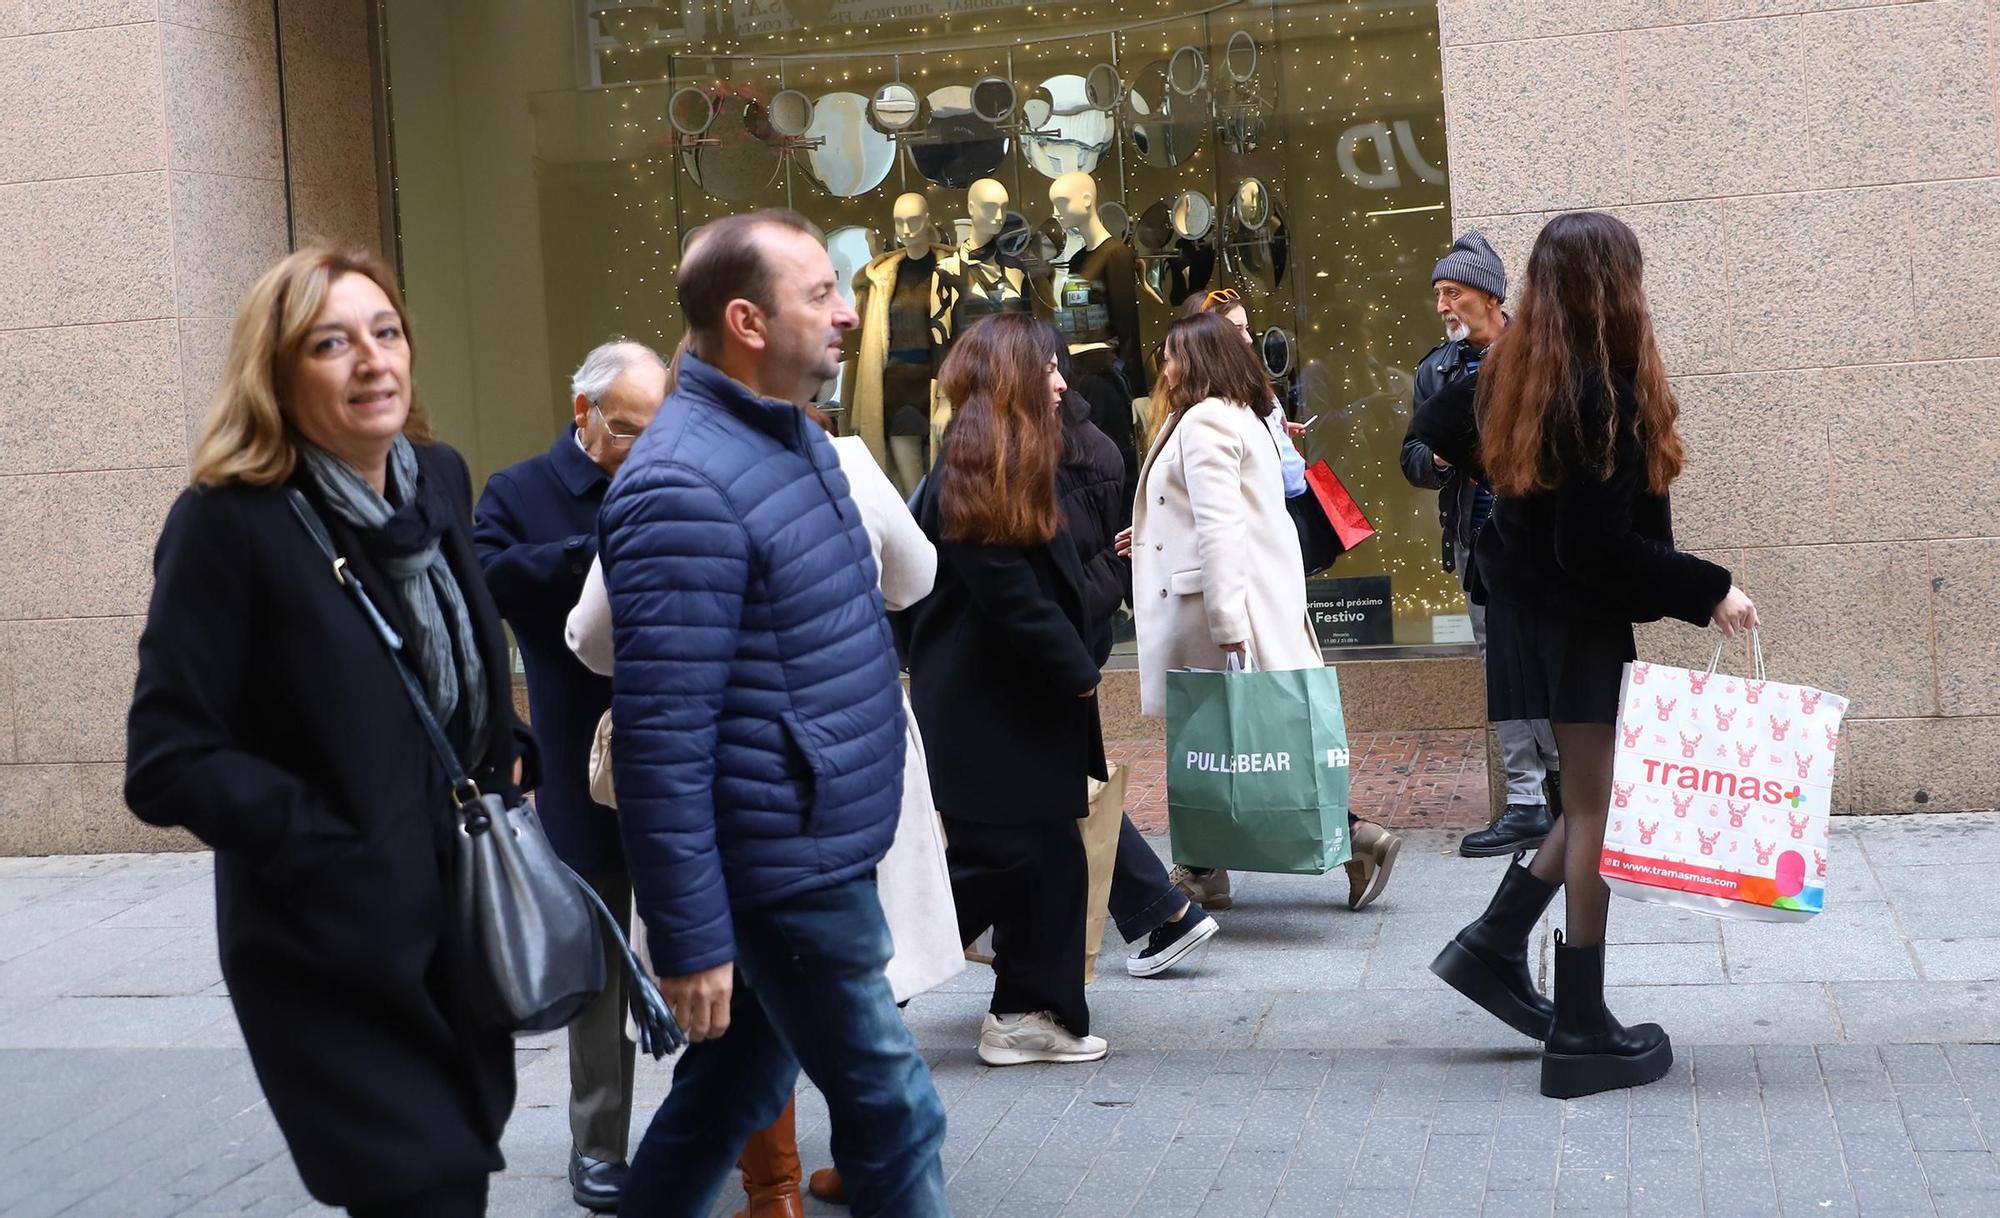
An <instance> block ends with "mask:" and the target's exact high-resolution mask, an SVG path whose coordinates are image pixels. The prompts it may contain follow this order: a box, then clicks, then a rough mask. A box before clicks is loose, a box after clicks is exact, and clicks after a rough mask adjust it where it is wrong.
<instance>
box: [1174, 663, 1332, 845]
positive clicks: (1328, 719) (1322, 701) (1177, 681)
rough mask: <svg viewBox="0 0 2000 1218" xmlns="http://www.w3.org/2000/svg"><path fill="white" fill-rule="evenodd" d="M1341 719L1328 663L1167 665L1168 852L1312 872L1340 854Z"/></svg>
mask: <svg viewBox="0 0 2000 1218" xmlns="http://www.w3.org/2000/svg"><path fill="white" fill-rule="evenodd" d="M1347 762H1348V756H1347V725H1346V720H1345V718H1344V717H1343V716H1342V713H1341V707H1340V678H1339V676H1338V674H1337V673H1335V671H1334V670H1333V669H1331V668H1325V667H1320V668H1298V669H1288V670H1281V671H1275V672H1227V673H1221V672H1188V671H1180V672H1170V673H1168V674H1167V816H1168V824H1169V827H1170V829H1171V832H1172V839H1173V852H1174V861H1175V862H1177V863H1182V864H1185V865H1187V866H1191V867H1229V868H1234V869H1236V870H1239V871H1275V872H1287V873H1290V874H1294V875H1322V874H1324V873H1326V872H1328V871H1331V870H1333V869H1334V868H1335V867H1338V866H1340V865H1341V864H1342V863H1344V862H1346V861H1347V860H1348V858H1349V857H1350V850H1351V843H1350V842H1349V841H1348V833H1347V794H1348V792H1347V779H1348V773H1347Z"/></svg>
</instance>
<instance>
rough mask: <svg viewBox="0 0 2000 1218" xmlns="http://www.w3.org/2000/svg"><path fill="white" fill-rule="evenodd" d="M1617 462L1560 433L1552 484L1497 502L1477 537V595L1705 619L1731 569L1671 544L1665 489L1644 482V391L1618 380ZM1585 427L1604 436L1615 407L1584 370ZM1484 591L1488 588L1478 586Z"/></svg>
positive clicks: (1557, 608)
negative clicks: (1608, 467) (1607, 468)
mask: <svg viewBox="0 0 2000 1218" xmlns="http://www.w3.org/2000/svg"><path fill="white" fill-rule="evenodd" d="M1613 388H1614V390H1615V393H1616V406H1617V418H1618V424H1617V426H1618V432H1617V446H1616V460H1615V463H1614V466H1615V467H1614V469H1613V470H1612V472H1611V474H1610V476H1609V477H1606V476H1605V474H1604V472H1603V469H1602V461H1601V459H1600V458H1599V457H1598V456H1597V455H1596V454H1595V453H1592V452H1586V451H1585V449H1586V448H1588V447H1591V446H1589V445H1579V444H1578V443H1577V442H1576V441H1575V440H1574V439H1573V438H1567V437H1565V438H1563V439H1560V440H1558V441H1557V447H1558V458H1559V465H1558V468H1559V470H1560V472H1559V473H1558V475H1557V485H1556V487H1555V489H1553V490H1549V491H1543V492H1540V493H1538V494H1533V495H1524V496H1520V497H1510V496H1505V495H1502V496H1500V497H1499V498H1498V499H1496V500H1495V501H1494V505H1493V517H1492V519H1491V520H1490V521H1489V522H1488V524H1487V526H1486V528H1485V530H1484V531H1483V532H1482V533H1481V534H1480V537H1479V551H1478V553H1479V562H1478V567H1477V573H1478V579H1477V581H1476V586H1475V588H1474V599H1476V600H1481V601H1482V602H1483V603H1484V602H1492V601H1499V602H1501V603H1503V604H1509V605H1516V606H1520V607H1522V608H1527V609H1534V610H1540V611H1543V612H1551V613H1562V614H1572V615H1578V616H1587V617H1607V618H1612V619H1615V620H1621V621H1631V622H1651V621H1658V620H1659V619H1661V618H1665V617H1673V618H1679V619H1681V620H1682V621H1685V622H1690V623H1692V624H1694V625H1696V626H1706V625H1707V624H1708V623H1709V619H1710V618H1711V616H1712V615H1713V614H1714V612H1715V606H1716V605H1717V604H1719V603H1720V602H1721V600H1722V598H1723V597H1724V596H1725V595H1727V594H1728V592H1729V586H1730V582H1731V581H1730V575H1729V572H1728V570H1726V569H1725V568H1723V567H1719V566H1717V565H1716V564H1714V563H1712V562H1709V561H1708V560H1706V559H1702V558H1697V557H1695V556H1694V555H1692V554H1684V553H1682V552H1681V551H1679V550H1676V549H1675V548H1674V527H1673V513H1672V509H1671V508H1670V507H1669V505H1668V501H1667V497H1666V496H1665V495H1656V494H1654V493H1653V492H1651V491H1649V490H1647V489H1646V460H1645V453H1644V451H1643V449H1642V448H1641V447H1640V444H1639V438H1638V435H1637V433H1636V431H1635V430H1634V424H1635V420H1636V418H1637V412H1638V399H1637V396H1636V394H1635V393H1634V391H1633V388H1632V385H1631V383H1630V382H1629V381H1628V380H1626V379H1625V378H1624V377H1622V376H1618V377H1615V378H1614V381H1613ZM1581 404H1582V419H1583V432H1584V434H1585V435H1586V436H1593V435H1602V434H1603V428H1604V425H1605V413H1606V411H1607V409H1609V405H1608V403H1607V402H1606V400H1605V394H1604V391H1603V387H1602V385H1601V383H1600V382H1598V381H1597V380H1596V379H1595V378H1592V377H1586V378H1585V382H1584V387H1583V391H1582V403H1581ZM1482 592H1483V596H1481V595H1480V594H1481V593H1482Z"/></svg>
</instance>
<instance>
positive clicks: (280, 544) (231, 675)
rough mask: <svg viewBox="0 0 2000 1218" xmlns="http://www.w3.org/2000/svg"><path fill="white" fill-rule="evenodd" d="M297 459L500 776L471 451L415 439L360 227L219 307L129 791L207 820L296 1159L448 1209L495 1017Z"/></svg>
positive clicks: (335, 1181)
mask: <svg viewBox="0 0 2000 1218" xmlns="http://www.w3.org/2000/svg"><path fill="white" fill-rule="evenodd" d="M294 488H295V489H297V490H299V491H301V492H303V493H304V495H305V496H306V498H307V499H308V500H310V501H311V502H312V504H313V506H314V508H315V509H316V510H317V512H318V513H319V516H320V517H321V519H323V520H324V521H325V522H326V525H327V528H328V530H329V531H330V532H331V534H332V536H333V540H334V544H335V546H336V548H338V549H339V551H340V552H341V553H342V555H344V556H345V557H346V559H347V561H348V567H349V569H350V570H351V571H353V572H354V573H355V574H356V575H357V576H358V577H359V578H360V579H361V581H362V583H363V586H364V587H366V588H367V589H368V590H369V591H370V593H371V595H372V596H373V598H374V600H375V601H376V603H377V605H378V606H379V607H380V609H381V611H382V613H383V614H384V616H385V617H387V618H388V619H389V622H390V625H391V626H392V627H394V629H395V630H396V632H397V633H398V634H399V635H401V636H402V638H403V640H404V641H405V654H407V655H409V656H410V657H411V670H412V671H413V673H414V674H415V675H416V676H417V677H418V678H419V680H420V682H421V684H422V686H423V688H424V691H425V693H426V694H427V696H428V698H429V701H430V704H431V709H432V710H433V711H434V712H435V714H436V717H437V719H438V721H439V722H440V723H441V724H443V725H444V727H445V730H446V734H447V735H448V736H450V737H451V738H452V742H453V743H454V744H455V745H456V746H457V747H458V750H459V753H460V756H461V757H462V758H463V760H464V762H465V766H466V769H467V771H468V773H469V774H470V776H471V777H472V779H473V780H474V781H475V782H477V783H478V784H479V786H480V788H481V789H482V790H485V791H495V792H503V793H505V794H506V795H507V796H508V797H509V798H510V799H511V798H513V796H514V794H515V787H516V784H517V783H518V782H519V781H520V778H521V762H520V760H519V758H520V748H521V742H523V741H525V739H526V737H525V733H523V732H522V731H521V729H520V726H519V724H518V722H517V720H516V719H515V717H514V713H513V709H512V708H513V702H512V693H511V688H510V686H511V681H510V670H509V667H508V664H507V649H506V642H505V638H504V636H503V634H502V632H501V626H500V619H499V616H498V614H497V613H496V612H495V611H494V608H493V604H492V601H491V600H490V599H489V597H488V594H487V592H486V584H485V581H484V580H483V579H482V578H481V575H480V566H479V559H478V556H477V555H476V554H475V553H474V552H473V548H472V541H471V508H472V486H471V479H470V478H469V476H468V474H467V471H466V467H465V462H464V461H463V460H462V459H461V458H460V457H459V455H458V454H457V453H455V452H453V451H452V450H451V449H449V448H446V447H444V446H442V445H439V444H433V443H431V442H430V439H429V435H428V431H427V429H426V426H425V423H424V418H423V415H422V413H421V412H419V411H418V410H417V409H416V407H415V404H414V402H413V400H412V395H411V388H410V337H409V326H408V321H407V319H406V318H405V316H404V313H403V307H402V303H401V301H400V299H399V298H398V296H397V292H396V287H395V281H394V280H393V278H391V276H390V273H389V270H388V268H387V267H385V266H384V265H383V264H382V263H381V261H380V260H379V259H376V258H374V257H372V256H369V255H342V254H335V253H332V252H329V251H326V250H302V251H300V252H298V253H295V254H293V255H291V256H290V257H288V258H286V259H285V260H284V261H283V262H280V263H279V264H278V265H277V266H276V267H274V268H273V269H272V270H270V271H269V272H267V273H266V274H265V275H264V276H263V278H261V279H259V280H258V281H257V283H256V285H255V286H254V287H252V288H251V289H250V293H249V295H248V296H246V297H245V298H244V301H243V304H242V307H241V308H240V309H239V311H238V313H237V318H236V325H235V331H234V333H233V335H232V337H231V342H230V352H229V362H228V366H227V369H226V372H225V376H224V382H223V387H222V390H221V392H220V394H219V395H218V397H217V400H216V404H215V407H214V409H213V411H212V412H211V414H210V416H209V419H208V422H207V424H206V426H205V428H204V430H203V434H202V438H201V441H200V445H199V447H198V449H197V451H196V454H195V462H194V485H193V486H191V487H190V488H189V489H188V490H187V491H185V492H183V493H182V495H181V497H180V499H179V501H178V502H176V503H175V504H174V507H173V511H172V512H171V513H170V514H169V515H168V518H167V523H166V527H165V529H164V530H163V532H162V533H161V536H160V542H159V547H158V550H157V551H156V553H155V556H154V587H153V599H152V606H151V609H150V610H149V612H148V615H147V620H146V629H145V633H144V634H143V635H142V636H141V638H140V641H139V678H138V686H137V690H136V692H135V693H134V696H133V700H132V709H131V715H130V720H129V725H128V732H129V735H128V750H127V763H126V776H125V798H126V801H127V802H128V803H129V804H130V805H131V807H132V810H133V811H134V812H135V813H137V814H138V816H139V817H140V818H141V819H143V820H145V821H147V822H149V823H151V824H155V825H179V826H183V827H185V828H187V829H188V830H190V831H192V832H193V833H194V834H195V836H197V837H199V838H200V839H201V840H202V841H203V842H206V843H207V844H208V845H209V846H211V847H213V848H214V850H215V896H216V929H217V933H218V936H219V938H220V949H221V960H222V974H223V978H224V980H225V981H227V983H228V985H229V995H230V1000H231V1002H232V1003H233V1005H234V1006H235V1009H236V1015H237V1019H238V1021H239V1022H240V1023H241V1025H242V1028H243V1038H244V1040H245V1042H246V1043H247V1044H248V1046H249V1049H250V1059H251V1062H252V1064H253V1065H255V1067H256V1069H257V1076H258V1079H259V1081H260V1082H261V1083H262V1084H263V1087H264V1093H265V1095H266V1096H267V1097H268V1098H269V1099H270V1101H271V1111H272V1113H273V1115H275V1116H276V1117H277V1120H278V1126H279V1128H280V1129H281V1130H282V1131H283V1132H284V1135H285V1140H286V1142H287V1144H288V1145H289V1146H290V1147H291V1151H292V1158H293V1160H294V1161H295V1162H296V1163H297V1165H298V1169H299V1174H300V1175H301V1176H303V1177H304V1179H305V1184H306V1187H307V1189H308V1190H309V1191H310V1192H311V1193H312V1195H313V1196H314V1197H316V1198H318V1199H319V1200H321V1201H323V1202H326V1203H328V1204H332V1205H343V1206H346V1207H348V1209H349V1211H350V1212H351V1213H353V1214H355V1215H360V1216H362V1218H403V1216H405V1215H411V1216H414V1215H424V1216H426V1218H467V1216H471V1215H478V1214H482V1213H484V1212H485V1208H486V1189H487V1177H488V1176H489V1174H490V1173H492V1172H495V1171H498V1170H500V1168H501V1167H502V1161H501V1157H500V1133H501V1129H502V1128H503V1126H505V1124H506V1121H507V1116H508V1114H509V1112H511V1111H512V1108H513V1102H514V1067H513V1038H512V1037H511V1036H510V1035H509V1033H508V1032H507V1031H505V1030H504V1029H502V1028H499V1027H496V1026H493V1025H492V1024H491V1023H489V1022H487V1021H485V1020H483V1019H482V1018H481V1013H480V1011H478V1010H477V1009H475V1005H474V1003H473V1001H472V1000H471V999H470V998H469V993H470V990H469V987H468V985H467V984H466V978H465V977H464V976H463V975H462V974H461V970H460V966H459V963H458V961H457V960H455V959H454V954H453V953H452V952H451V951H450V950H448V949H447V944H448V943H449V942H450V940H451V935H450V933H449V928H448V918H449V917H450V914H449V911H450V910H452V909H453V908H455V895H454V892H453V882H452V875H451V871H450V866H449V864H450V861H451V858H452V849H451V836H452V834H453V833H454V832H455V831H456V830H455V826H454V823H453V816H452V812H451V805H450V802H449V794H448V792H449V788H448V784H447V782H446V780H445V776H444V771H443V767H442V765H441V764H440V763H439V761H438V760H437V759H436V757H435V756H434V754H433V753H432V751H431V746H430V744H429V742H428V741H427V739H426V737H425V735H424V731H423V729H422V727H421V726H420V724H419V721H418V719H417V716H416V713H415V710H414V709H413V708H412V707H411V706H410V703H409V698H408V694H407V692H406V690H405V688H404V686H403V683H402V679H401V678H400V677H399V676H398V675H397V673H396V670H395V668H394V667H393V666H394V665H395V664H396V663H397V662H398V661H397V660H395V659H394V658H392V657H391V655H390V653H389V652H388V650H387V649H386V648H385V647H384V646H383V644H382V641H381V640H380V638H379V637H378V636H377V634H376V633H375V631H374V629H373V628H372V627H371V625H370V623H369V622H368V621H367V620H366V619H365V618H364V617H363V616H362V613H361V610H360V609H359V607H358V606H357V605H356V604H355V603H354V602H353V601H352V600H350V599H349V597H348V595H347V593H346V592H344V591H343V590H342V588H341V586H340V585H339V583H338V582H337V581H336V579H335V575H334V572H333V571H332V570H331V569H329V566H328V564H327V561H326V559H325V558H324V556H323V555H322V554H321V552H320V550H319V549H318V547H317V546H316V544H315V543H314V541H313V539H312V538H311V537H310V536H309V535H308V534H307V532H306V531H305V528H304V526H303V525H302V524H301V522H300V521H299V520H298V519H297V518H296V516H295V515H294V513H293V510H292V508H291V506H290V504H289V501H288V499H287V492H288V490H290V489H294Z"/></svg>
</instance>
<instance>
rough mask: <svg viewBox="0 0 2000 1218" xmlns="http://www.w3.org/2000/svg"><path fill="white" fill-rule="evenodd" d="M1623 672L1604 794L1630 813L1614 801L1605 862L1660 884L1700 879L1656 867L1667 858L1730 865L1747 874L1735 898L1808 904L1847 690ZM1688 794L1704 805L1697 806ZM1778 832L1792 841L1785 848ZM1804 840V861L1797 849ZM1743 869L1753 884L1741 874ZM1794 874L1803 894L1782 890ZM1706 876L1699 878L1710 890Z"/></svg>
mask: <svg viewBox="0 0 2000 1218" xmlns="http://www.w3.org/2000/svg"><path fill="white" fill-rule="evenodd" d="M1718 676H1720V679H1718ZM1627 684H1628V685H1629V686H1630V687H1631V688H1629V689H1628V690H1626V698H1625V701H1624V705H1623V707H1622V708H1621V714H1620V722H1619V723H1618V749H1617V756H1616V760H1615V772H1614V774H1613V775H1612V778H1613V781H1612V784H1611V801H1610V802H1611V806H1612V807H1613V808H1615V809H1621V810H1627V809H1636V811H1637V813H1638V815H1637V816H1629V815H1626V814H1624V813H1623V812H1621V813H1620V814H1619V815H1618V817H1617V819H1616V821H1615V822H1614V823H1612V824H1611V825H1610V827H1609V828H1610V831H1609V832H1608V833H1607V834H1606V841H1605V860H1606V861H1605V868H1604V869H1605V874H1606V875H1607V876H1612V877H1614V878H1617V879H1621V880H1623V881H1625V882H1627V883H1632V884H1637V885H1640V886H1647V887H1653V888H1655V889H1656V891H1659V892H1661V893H1671V892H1677V891H1678V892H1693V893H1699V892H1702V891H1703V890H1704V889H1703V887H1702V886H1701V885H1693V884H1686V883H1676V882H1673V881H1671V880H1669V879H1668V878H1666V877H1670V876H1673V875H1674V874H1675V868H1677V867H1680V868H1690V869H1698V871H1699V873H1700V874H1703V875H1707V876H1715V875H1717V874H1722V875H1740V876H1742V877H1743V878H1744V880H1745V881H1746V883H1745V887H1744V888H1743V890H1742V895H1741V896H1740V897H1739V899H1744V900H1753V901H1755V900H1762V901H1769V902H1775V903H1777V904H1779V905H1780V906H1782V907H1783V908H1785V909H1788V910H1801V909H1803V910H1806V911H1809V912H1810V911H1814V910H1816V909H1817V908H1818V906H1817V904H1816V903H1815V902H1816V901H1817V900H1818V899H1819V897H1818V894H1820V893H1821V892H1823V890H1824V886H1825V883H1826V867H1827V854H1826V843H1827V838H1826V832H1827V829H1826V819H1827V817H1826V813H1827V806H1828V803H1829V800H1830V792H1829V790H1828V787H1829V785H1830V784H1831V781H1832V771H1833V765H1834V763H1833V755H1834V753H1835V750H1836V749H1837V746H1838V741H1839V730H1840V726H1841V719H1842V717H1843V716H1844V715H1845V713H1846V711H1847V709H1848V707H1847V701H1846V699H1844V698H1842V697H1840V695H1838V694H1828V693H1821V692H1820V691H1818V690H1810V689H1803V688H1800V687H1798V686H1791V685H1784V684H1775V685H1774V684H1770V683H1767V682H1765V681H1761V680H1746V679H1744V678H1743V677H1741V676H1729V675H1726V674H1716V673H1712V672H1705V671H1698V670H1689V669H1682V668H1675V667H1669V666H1667V665H1662V664H1640V663H1634V664H1632V665H1631V667H1630V668H1629V669H1628V679H1627ZM1642 687H1650V688H1642ZM1746 706H1749V707H1751V708H1752V709H1751V711H1750V713H1749V715H1748V717H1747V719H1746V717H1745V716H1744V713H1743V708H1744V707H1746ZM1795 710H1796V714H1795V713H1794V711H1795ZM1799 716H1806V718H1804V719H1803V720H1801V719H1800V718H1799ZM1815 729H1817V730H1815ZM1766 733H1768V735H1767V734H1766ZM1822 742H1824V744H1825V745H1826V750H1827V751H1826V752H1824V753H1822V752H1821V751H1820V749H1819V748H1818V747H1817V746H1818V745H1819V744H1821V743H1822ZM1822 758H1824V759H1825V764H1820V762H1821V759H1822ZM1779 793H1782V798H1780V797H1779ZM1697 803H1698V804H1699V808H1700V810H1701V811H1704V812H1706V815H1704V816H1699V817H1697V816H1696V810H1697ZM1669 807H1671V813H1670V814H1669ZM1682 821H1688V822H1691V823H1687V824H1681V823H1679V822H1682ZM1670 822H1671V823H1670ZM1663 827H1664V828H1667V832H1666V833H1665V834H1662V833H1661V832H1660V830H1661V829H1662V828H1663ZM1787 833H1789V834H1790V838H1789V841H1790V842H1794V843H1798V845H1796V846H1793V847H1791V848H1789V849H1787V848H1785V846H1784V843H1786V842H1787V837H1786V835H1787ZM1642 847H1643V849H1642ZM1813 847H1817V848H1816V849H1812V848H1813ZM1624 851H1631V852H1634V853H1635V855H1636V856H1637V859H1642V860H1643V862H1639V861H1636V860H1635V859H1634V857H1633V856H1628V855H1622V854H1621V852H1624ZM1808 851H1810V853H1811V856H1812V867H1813V870H1811V871H1807V870H1806V869H1805V866H1804V864H1803V862H1802V861H1801V859H1800V855H1801V854H1804V853H1807V852H1808ZM1621 858H1622V859H1623V861H1622V862H1621V861H1620V859H1621ZM1687 874H1688V876H1689V877H1690V878H1691V877H1692V876H1693V875H1694V874H1695V872H1694V871H1690V872H1688V873H1687ZM1753 878H1754V879H1758V880H1761V887H1760V886H1758V885H1755V884H1750V883H1748V881H1749V880H1751V879H1753ZM1801 882H1802V883H1803V885H1804V892H1805V893H1806V894H1807V895H1805V896H1802V897H1800V900H1801V901H1804V902H1805V904H1803V905H1801V904H1798V903H1796V902H1791V901H1787V900H1785V899H1784V898H1789V897H1793V896H1796V895H1798V894H1800V893H1801V891H1802V890H1801V887H1800V885H1801ZM1774 883H1775V893H1774V895H1770V896H1761V897H1760V896H1757V895H1755V894H1757V893H1772V892H1773V891H1774V890H1773V884H1774ZM1712 884H1713V880H1704V881H1702V885H1710V886H1711V887H1709V888H1708V889H1707V890H1708V891H1713V890H1714V889H1713V887H1712Z"/></svg>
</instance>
